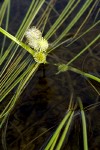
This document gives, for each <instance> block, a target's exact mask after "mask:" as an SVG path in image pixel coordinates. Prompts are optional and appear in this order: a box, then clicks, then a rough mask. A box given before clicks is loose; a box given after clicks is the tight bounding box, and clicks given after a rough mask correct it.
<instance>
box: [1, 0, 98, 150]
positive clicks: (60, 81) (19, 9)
mask: <svg viewBox="0 0 100 150" xmlns="http://www.w3.org/2000/svg"><path fill="white" fill-rule="evenodd" d="M30 3H31V0H28V1H27V0H24V1H23V0H16V1H12V3H11V14H12V16H11V17H10V22H9V23H10V24H9V30H8V31H9V32H10V33H11V34H12V35H15V33H16V31H17V30H18V28H19V26H20V24H21V22H22V19H23V17H24V15H25V14H26V12H27V10H28V7H29V5H30ZM82 3H84V1H82V2H81V3H80V5H79V7H81V5H82ZM65 4H66V0H62V1H61V0H58V1H57V5H56V6H55V8H56V10H57V11H58V12H59V13H60V12H61V10H62V9H63V8H64V6H65ZM44 8H45V6H44ZM78 9H79V8H77V10H75V11H76V12H77V11H78ZM97 10H98V6H97V7H96V9H95V10H94V13H93V14H91V17H90V19H89V21H88V23H87V24H86V26H85V27H84V30H85V29H87V28H88V26H89V25H90V24H91V23H92V22H93V20H94V14H95V12H96V11H97ZM42 11H43V10H41V11H40V14H41V12H42ZM86 13H87V12H86ZM86 13H85V14H84V15H83V18H81V19H80V20H79V22H78V24H76V26H74V28H73V29H72V30H71V31H70V34H69V35H68V36H67V35H66V37H65V38H69V37H71V36H73V34H74V33H75V31H76V30H77V29H78V27H79V25H80V23H81V22H82V21H83V19H84V17H85V16H86ZM74 15H75V14H72V15H71V16H70V18H69V20H67V21H66V22H65V23H64V24H63V26H62V29H61V30H63V28H64V27H65V26H66V25H67V24H68V22H70V20H71V19H72V18H73V17H74ZM39 17H40V16H37V18H39ZM57 17H58V16H57V14H56V15H55V16H54V15H53V13H52V14H51V18H50V20H49V21H51V23H53V22H54V21H55V19H56V18H57ZM97 19H98V18H97ZM4 24H5V22H4ZM34 24H35V22H34V23H33V25H34ZM49 27H50V25H49V26H47V29H48V28H49ZM61 30H60V31H61ZM98 32H100V27H99V26H98V27H96V28H94V29H93V30H92V31H91V32H89V33H88V34H87V35H86V36H84V37H83V39H80V40H78V41H77V42H75V43H73V44H72V45H71V46H69V47H66V44H64V45H62V46H60V47H59V48H57V49H56V50H55V51H54V52H52V53H50V55H49V56H48V58H47V60H48V62H50V64H48V65H41V66H40V67H39V70H38V71H37V72H36V74H35V76H34V77H33V78H32V79H31V82H30V83H29V85H28V86H27V88H26V89H25V90H24V92H23V94H22V95H21V97H20V99H19V101H18V102H17V104H16V106H15V108H14V109H13V111H12V113H11V115H10V117H9V120H8V124H7V133H6V143H7V150H23V149H25V150H40V149H41V150H43V149H44V146H45V144H46V143H47V141H48V140H49V138H50V137H51V136H52V134H53V133H54V131H55V129H56V127H57V126H58V125H59V123H60V121H61V120H62V119H63V117H64V115H65V113H66V111H67V109H68V106H69V100H70V97H71V95H72V93H74V99H73V101H76V97H77V96H80V97H81V99H82V101H83V104H84V107H86V106H89V105H91V104H93V103H95V102H98V101H100V97H99V95H98V94H97V93H96V91H95V90H94V89H93V88H92V87H91V85H90V84H89V83H88V81H87V80H86V79H85V78H84V77H82V76H80V75H78V74H75V73H72V72H64V73H61V74H58V75H56V73H57V71H58V70H57V67H56V66H54V63H66V62H68V61H69V60H70V59H71V58H73V56H75V55H76V54H77V53H78V52H79V51H80V50H82V49H83V48H84V46H85V45H86V42H88V43H89V42H90V41H91V40H92V39H93V38H94V37H95V36H96V34H97V33H98ZM59 34H60V32H58V33H57V34H56V35H55V37H57V35H59ZM55 37H54V38H55ZM52 40H53V39H50V42H52ZM8 45H9V40H8V43H7V45H6V47H7V46H8ZM99 48H100V45H99V46H97V47H93V53H92V54H94V55H92V54H91V53H90V52H89V51H88V52H86V53H84V54H83V55H82V56H81V57H80V58H79V59H77V61H75V62H74V63H73V65H74V66H76V67H77V68H80V69H83V70H85V71H87V72H91V73H94V72H95V73H97V75H100V51H99V52H98V50H99ZM91 82H92V84H93V85H94V86H96V88H97V89H98V91H99V92H100V85H99V84H98V83H96V82H94V81H91ZM13 92H14V91H12V92H11V93H10V94H9V96H8V97H7V99H10V96H11V95H12V94H13ZM99 116H100V107H97V108H93V109H90V110H88V111H86V119H87V130H88V142H89V150H99V146H100V117H99ZM3 131H4V130H3ZM43 133H45V134H43ZM42 134H43V135H42ZM40 135H41V136H40ZM38 136H39V137H38ZM37 137H38V138H37ZM82 147H83V145H82V127H81V117H80V114H78V115H76V116H75V117H74V121H73V124H72V126H71V129H70V133H69V138H68V142H67V143H66V142H65V143H64V146H63V148H62V150H66V149H67V150H82ZM0 149H1V150H3V147H2V144H1V146H0Z"/></svg>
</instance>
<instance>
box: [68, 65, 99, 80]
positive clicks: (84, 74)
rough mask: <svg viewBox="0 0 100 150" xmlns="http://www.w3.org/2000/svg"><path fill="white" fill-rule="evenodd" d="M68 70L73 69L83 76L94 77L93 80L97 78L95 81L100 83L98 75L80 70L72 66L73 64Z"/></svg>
mask: <svg viewBox="0 0 100 150" xmlns="http://www.w3.org/2000/svg"><path fill="white" fill-rule="evenodd" d="M68 70H71V71H73V72H75V73H78V74H81V75H83V76H85V77H87V78H90V79H93V80H95V81H97V82H99V83H100V78H98V77H96V76H94V75H92V74H89V73H85V72H83V71H81V70H79V69H77V68H74V67H71V66H69V67H68Z"/></svg>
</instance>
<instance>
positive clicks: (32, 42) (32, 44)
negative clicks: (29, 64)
mask: <svg viewBox="0 0 100 150" xmlns="http://www.w3.org/2000/svg"><path fill="white" fill-rule="evenodd" d="M28 45H29V46H30V47H31V48H34V49H35V50H36V51H39V49H40V47H39V44H38V40H36V39H32V40H30V41H28Z"/></svg>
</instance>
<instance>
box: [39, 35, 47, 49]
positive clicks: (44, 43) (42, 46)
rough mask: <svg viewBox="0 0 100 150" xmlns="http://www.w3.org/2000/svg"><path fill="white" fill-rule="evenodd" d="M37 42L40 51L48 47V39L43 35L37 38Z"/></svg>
mask: <svg viewBox="0 0 100 150" xmlns="http://www.w3.org/2000/svg"><path fill="white" fill-rule="evenodd" d="M38 44H39V48H40V51H42V52H46V50H47V49H48V47H49V44H48V41H47V40H46V39H44V38H43V37H42V38H41V39H39V40H38Z"/></svg>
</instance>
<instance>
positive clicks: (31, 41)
mask: <svg viewBox="0 0 100 150" xmlns="http://www.w3.org/2000/svg"><path fill="white" fill-rule="evenodd" d="M25 36H26V39H27V43H28V45H29V46H30V47H31V48H34V50H35V51H36V53H35V54H34V60H35V61H36V62H38V63H44V62H46V51H47V49H48V47H49V44H48V41H47V40H46V39H44V38H43V37H42V33H41V31H40V30H38V29H37V28H36V27H32V28H30V29H28V30H27V31H26V32H25Z"/></svg>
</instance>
